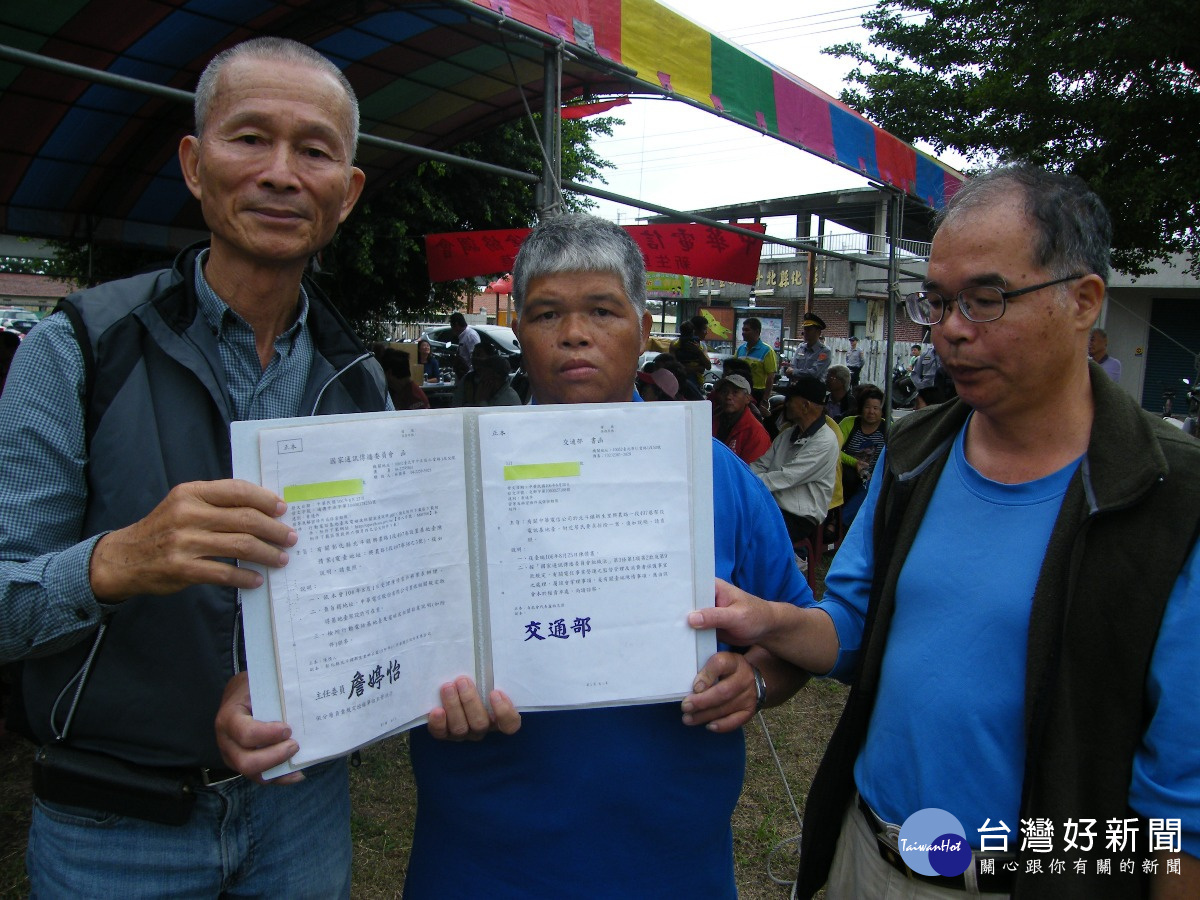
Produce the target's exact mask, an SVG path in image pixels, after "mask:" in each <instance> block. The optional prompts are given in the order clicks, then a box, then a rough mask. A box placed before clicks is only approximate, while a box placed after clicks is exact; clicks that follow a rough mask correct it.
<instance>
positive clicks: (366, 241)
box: [322, 116, 613, 337]
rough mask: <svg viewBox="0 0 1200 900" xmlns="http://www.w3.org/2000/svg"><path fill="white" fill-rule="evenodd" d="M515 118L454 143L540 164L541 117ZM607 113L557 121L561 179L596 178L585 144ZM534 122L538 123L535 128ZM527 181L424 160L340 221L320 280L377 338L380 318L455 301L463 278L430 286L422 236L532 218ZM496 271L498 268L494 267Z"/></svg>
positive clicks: (471, 153)
mask: <svg viewBox="0 0 1200 900" xmlns="http://www.w3.org/2000/svg"><path fill="white" fill-rule="evenodd" d="M538 118H539V117H537V116H535V117H534V122H533V123H531V122H530V121H528V120H523V121H519V122H513V123H510V124H508V125H504V126H501V127H499V128H496V129H493V130H491V131H490V132H487V133H485V134H481V135H479V136H478V137H476V138H474V139H472V140H470V141H467V142H466V143H463V144H460V145H459V146H457V147H456V148H455V149H454V151H453V152H454V153H455V154H456V155H459V156H465V157H469V158H471V159H479V160H484V161H486V162H490V163H493V164H496V165H500V166H505V167H507V168H511V169H519V170H522V171H526V172H533V173H535V174H536V173H540V172H541V171H542V164H541V158H542V152H541V148H540V144H539V143H538V140H537V136H536V135H540V122H539V121H538ZM612 122H613V120H612V119H608V118H600V119H584V120H575V121H572V120H567V121H564V122H563V123H562V145H563V152H562V157H563V158H562V177H563V178H565V179H570V180H575V181H597V180H598V181H603V177H602V174H601V173H602V170H603V168H605V167H607V166H609V165H610V164H609V163H607V162H606V161H604V160H602V159H600V157H599V156H597V155H596V153H595V151H594V150H593V148H592V146H591V139H592V137H593V136H595V135H597V134H611V133H612ZM535 129H536V131H535ZM534 193H535V191H534V186H533V185H531V184H526V183H525V182H522V181H517V180H515V179H511V178H505V177H501V176H497V175H493V174H491V173H488V172H483V171H480V170H476V169H469V168H466V167H465V166H457V165H448V164H446V163H442V162H435V161H427V162H422V163H421V164H420V165H419V166H418V167H417V168H416V170H415V171H414V172H413V173H412V174H411V175H409V176H405V177H401V178H399V179H397V180H396V181H394V182H393V183H391V184H389V185H387V187H385V188H383V189H382V190H380V191H377V192H375V193H373V194H372V195H371V197H370V199H369V200H367V201H366V202H363V203H360V204H359V206H358V208H356V209H355V210H354V212H353V213H351V214H350V216H349V218H347V220H346V221H345V222H344V223H343V224H342V226H341V228H340V229H338V234H337V237H336V238H335V239H334V242H333V244H332V245H331V246H330V247H329V248H328V249H327V250H326V251H325V253H324V254H323V255H322V268H323V269H324V270H325V271H326V273H327V276H326V278H325V279H324V281H323V286H324V287H325V288H326V289H327V290H328V291H329V293H330V294H331V296H332V298H333V300H334V302H335V303H336V304H337V305H338V307H339V308H340V309H341V310H342V311H343V312H344V313H345V314H346V315H347V316H348V317H349V318H350V319H351V321H353V322H354V323H355V325H356V326H357V328H358V329H359V332H360V334H362V335H363V336H367V337H375V336H379V335H381V334H382V332H383V323H386V322H392V321H417V320H420V319H425V318H432V317H435V316H439V315H442V314H444V313H446V312H448V311H450V310H452V309H454V308H456V307H457V306H458V304H459V302H460V299H461V297H462V294H463V292H464V291H465V290H468V289H470V288H471V282H469V281H452V282H439V283H436V284H431V283H430V281H429V274H428V269H427V265H426V259H425V245H424V241H423V236H424V235H426V234H431V233H440V232H447V231H459V230H487V229H493V228H520V227H524V226H527V225H531V224H533V221H534V217H535V213H536V211H537V207H536V201H535V197H534ZM565 201H566V204H567V206H568V207H569V208H572V209H584V208H586V207H589V206H591V205H592V203H591V201H590V200H588V199H586V198H583V197H578V196H572V195H568V196H567V197H566V198H565ZM495 274H496V275H500V274H503V273H499V272H497V273H495Z"/></svg>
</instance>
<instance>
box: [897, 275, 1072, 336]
mask: <svg viewBox="0 0 1200 900" xmlns="http://www.w3.org/2000/svg"><path fill="white" fill-rule="evenodd" d="M1087 274H1088V273H1087V272H1079V273H1077V274H1075V275H1067V276H1066V277H1064V278H1056V279H1054V280H1053V281H1044V282H1042V283H1041V284H1031V285H1030V286H1029V287H1023V288H1018V289H1017V290H1015V291H1002V290H1000V288H998V287H987V286H982V285H981V286H979V287H970V288H966V289H965V290H961V291H959V292H958V293H957V294H955V295H954V299H955V300H956V301H957V302H958V311H959V312H960V313H962V315H963V318H964V319H966V320H967V321H969V322H995V321H996V320H997V319H999V318H1000V317H1001V316H1003V315H1004V311H1005V309H1006V308H1007V301H1008V300H1010V299H1011V298H1013V297H1020V296H1021V295H1022V294H1032V293H1033V292H1034V291H1040V290H1041V289H1042V288H1048V287H1053V286H1054V285H1056V284H1062V283H1064V282H1067V281H1074V280H1075V279H1076V278H1084V277H1086V276H1087ZM948 305H949V303H948V301H947V298H946V297H943V296H942V295H941V294H939V293H937V292H936V291H917V292H915V293H912V294H906V295H905V297H904V309H905V311H906V312H907V313H908V317H909V318H910V319H912V321H913V322H914V323H916V324H917V325H937V324H938V323H939V322H941V321H942V318H943V317H944V316H945V314H946V307H947V306H948Z"/></svg>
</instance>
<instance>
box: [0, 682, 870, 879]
mask: <svg viewBox="0 0 1200 900" xmlns="http://www.w3.org/2000/svg"><path fill="white" fill-rule="evenodd" d="M846 693H847V690H846V689H845V688H844V687H842V686H841V685H839V684H835V683H828V682H821V681H814V682H810V683H809V685H808V686H807V687H805V688H804V689H803V690H801V691H800V692H799V693H798V694H797V695H796V696H795V697H793V698H792V699H791V700H789V701H788V702H787V703H785V704H783V705H782V706H779V707H777V708H776V709H771V710H767V711H766V712H765V713H764V714H763V718H764V720H765V721H766V723H767V727H768V729H769V730H770V734H771V738H772V740H773V741H774V744H775V750H776V752H777V753H778V756H779V759H780V761H781V763H782V766H783V771H784V773H785V774H786V777H787V782H788V784H790V786H791V790H792V793H793V794H794V796H795V801H796V803H797V805H798V806H799V807H800V809H801V810H803V808H804V798H805V796H806V793H807V791H808V786H809V785H810V784H811V783H812V778H813V775H814V773H815V772H816V768H817V764H818V763H819V762H820V760H821V755H822V753H823V752H824V750H825V745H826V744H827V743H828V741H829V736H830V735H831V734H832V733H833V728H834V725H835V724H837V720H838V717H839V716H840V715H841V711H842V706H843V704H844V703H845V699H846ZM32 755H33V754H32V750H31V747H30V745H29V744H28V743H27V742H25V741H24V740H22V739H20V738H17V737H15V736H13V735H2V736H0V900H9V898H14V900H15V898H18V897H25V896H27V895H28V893H29V884H28V881H27V880H26V878H25V864H24V858H25V838H26V833H27V831H28V828H29V805H30V799H29V798H30V787H29V770H30V764H31V759H32ZM350 792H351V798H352V811H353V812H352V820H351V829H352V835H353V841H354V876H353V879H354V880H353V895H354V897H355V898H356V900H357V898H362V900H382V898H392V897H399V896H400V894H401V890H402V887H403V885H404V872H405V868H406V866H407V865H408V852H409V848H410V847H411V846H412V823H413V814H414V811H415V809H416V789H415V787H414V785H413V781H412V770H411V768H410V766H409V761H408V740H407V738H406V737H399V738H395V739H393V740H390V741H386V742H383V743H381V744H377V745H376V746H374V747H372V748H370V749H368V750H366V751H364V753H363V760H362V765H361V766H360V767H359V768H357V769H354V770H352V772H351V776H350ZM799 833H800V825H799V823H798V822H797V821H796V815H795V813H794V812H793V810H792V806H791V803H790V801H789V799H788V793H787V789H786V788H785V786H784V781H783V778H782V777H781V776H780V773H779V771H778V769H777V768H776V763H775V760H774V758H773V756H772V754H771V750H770V748H769V746H768V743H767V740H766V737H765V736H764V733H763V729H762V727H761V726H760V724H759V723H758V722H757V721H753V720H752V721H751V722H750V723H749V724H748V725H747V726H746V783H745V787H744V788H743V790H742V796H741V800H740V802H739V803H738V807H737V810H736V811H735V812H734V815H733V835H734V855H735V861H736V866H737V883H738V889H739V892H740V894H741V897H742V900H781V898H786V897H788V896H789V894H790V886H784V885H782V884H776V883H775V882H774V881H773V880H772V878H771V874H770V872H771V871H773V872H774V873H775V874H776V875H777V876H778V877H780V878H782V879H784V880H786V881H788V882H790V881H791V879H792V877H793V876H794V875H795V856H794V855H793V848H794V845H793V844H787V845H784V846H782V847H780V843H781V842H782V841H785V840H786V839H788V838H794V837H796V836H797V835H799ZM777 847H779V849H778V850H776V848H777ZM301 852H303V851H301ZM773 854H774V856H773Z"/></svg>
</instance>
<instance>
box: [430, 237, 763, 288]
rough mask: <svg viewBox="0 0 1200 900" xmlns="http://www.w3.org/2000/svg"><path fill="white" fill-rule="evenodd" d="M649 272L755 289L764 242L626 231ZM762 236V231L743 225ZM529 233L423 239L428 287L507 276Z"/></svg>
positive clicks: (748, 238)
mask: <svg viewBox="0 0 1200 900" xmlns="http://www.w3.org/2000/svg"><path fill="white" fill-rule="evenodd" d="M623 227H624V228H625V230H626V231H628V232H629V235H630V237H632V238H633V239H634V241H636V242H637V245H638V246H639V247H640V248H641V250H642V256H643V257H644V258H645V261H646V268H647V269H648V270H649V271H652V272H667V273H670V274H673V275H694V276H697V277H700V278H716V279H718V280H720V281H733V282H737V283H738V284H754V282H755V280H756V279H757V278H758V258H759V256H760V255H761V253H762V245H763V242H762V240H761V239H759V238H753V237H750V236H749V235H744V234H733V233H732V232H729V231H722V230H721V229H720V228H713V227H712V226H711V225H625V226H623ZM740 227H741V228H745V229H746V230H748V231H756V232H758V233H759V234H764V233H765V232H766V230H767V226H766V225H762V224H746V225H741V226H740ZM531 230H532V229H529V228H505V229H500V230H496V231H456V232H447V233H445V234H427V235H425V254H426V257H427V258H428V260H429V278H430V280H431V281H451V280H453V279H455V278H473V277H474V276H476V275H494V274H496V273H497V272H511V271H512V268H513V261H514V260H515V259H516V256H517V251H518V250H519V249H521V242H522V241H524V240H525V238H526V236H527V235H528V234H529V232H530V231H531Z"/></svg>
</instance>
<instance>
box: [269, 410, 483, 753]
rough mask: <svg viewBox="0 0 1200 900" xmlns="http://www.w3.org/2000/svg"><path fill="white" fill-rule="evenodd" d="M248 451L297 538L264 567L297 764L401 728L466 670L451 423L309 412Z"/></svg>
mask: <svg viewBox="0 0 1200 900" xmlns="http://www.w3.org/2000/svg"><path fill="white" fill-rule="evenodd" d="M259 453H260V463H261V477H262V482H261V483H262V484H263V486H264V487H267V488H270V489H271V490H273V491H276V492H277V493H278V494H279V495H280V496H281V497H283V498H284V500H285V501H287V504H288V510H287V513H286V514H285V516H284V521H285V522H287V523H288V524H290V525H291V526H292V527H293V528H294V529H295V530H296V532H297V534H298V535H299V537H300V540H299V542H298V543H297V545H296V546H295V547H293V548H291V549H290V550H289V555H290V557H291V558H290V561H289V562H288V564H287V566H286V567H284V568H283V569H269V570H268V572H267V577H268V579H269V581H270V596H271V615H272V618H273V622H274V627H275V630H276V635H277V641H278V657H277V666H278V679H279V685H280V693H281V694H282V700H283V709H282V713H283V719H284V720H285V721H286V722H287V723H288V724H289V725H291V727H292V730H293V737H294V738H295V739H296V741H297V742H298V743H299V745H300V751H299V753H297V754H296V756H294V757H293V758H292V763H293V765H294V766H301V765H305V764H307V763H311V762H314V761H317V760H320V759H324V758H327V757H330V756H336V755H339V754H343V753H346V752H348V751H349V750H352V749H354V748H356V747H358V746H361V745H363V744H365V743H367V742H369V741H372V740H374V739H377V738H378V737H380V736H381V735H384V734H387V733H390V732H393V731H396V730H398V729H400V728H403V727H405V726H409V725H411V724H412V723H413V722H414V721H415V720H418V719H421V718H423V717H424V716H425V715H427V714H428V712H429V710H431V709H433V708H434V707H437V706H440V705H441V700H440V699H439V697H438V692H437V691H438V686H439V685H440V684H442V683H443V682H445V681H450V680H453V679H454V678H455V677H456V676H458V675H464V674H465V675H471V676H474V674H475V655H474V644H473V639H472V635H473V615H472V605H471V584H470V572H469V566H468V564H467V559H466V552H465V549H464V548H465V546H466V541H467V516H466V503H465V495H466V485H465V476H464V465H463V420H462V418H461V417H459V416H456V415H443V416H438V415H425V416H420V417H414V416H404V415H392V416H391V417H384V418H379V417H371V418H366V419H364V418H358V419H351V420H349V421H342V422H339V423H338V424H337V425H336V426H332V427H331V424H330V423H329V422H328V421H324V422H323V421H321V420H320V419H313V420H310V421H309V424H301V425H296V426H292V427H286V428H268V429H264V430H263V431H261V432H260V433H259ZM414 684H418V685H425V686H426V688H425V689H423V690H418V689H414Z"/></svg>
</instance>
